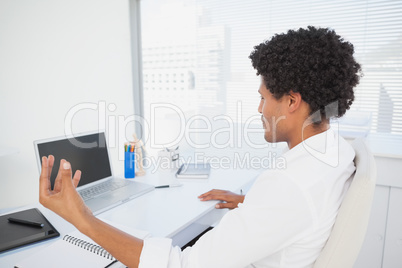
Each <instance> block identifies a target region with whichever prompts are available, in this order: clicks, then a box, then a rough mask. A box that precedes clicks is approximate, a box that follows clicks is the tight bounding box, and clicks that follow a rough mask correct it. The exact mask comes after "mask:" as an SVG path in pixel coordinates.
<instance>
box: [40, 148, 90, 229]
mask: <svg viewBox="0 0 402 268" xmlns="http://www.w3.org/2000/svg"><path fill="white" fill-rule="evenodd" d="M53 164H54V157H53V155H50V156H49V158H46V157H42V171H41V174H40V178H39V202H40V203H41V204H42V205H43V206H44V207H46V208H48V209H50V210H52V211H53V212H55V213H57V214H58V215H59V216H61V217H62V218H64V219H65V220H67V221H68V222H70V223H72V224H73V225H75V226H76V227H77V228H78V229H81V228H83V227H85V226H84V224H85V221H84V220H83V219H84V218H85V217H90V216H92V212H91V210H90V209H89V208H88V207H87V206H86V205H85V203H84V201H83V200H82V198H81V196H80V195H79V194H78V192H77V190H76V189H75V188H76V187H77V185H78V183H79V181H80V179H81V171H79V170H77V171H76V172H75V174H74V177H73V178H71V177H72V171H71V164H70V163H69V162H67V161H66V160H64V159H62V160H61V161H60V168H59V171H58V174H57V177H56V181H55V183H54V189H53V190H52V189H51V184H50V174H51V173H52V169H53Z"/></svg>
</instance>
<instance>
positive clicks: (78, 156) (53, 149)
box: [37, 132, 112, 189]
mask: <svg viewBox="0 0 402 268" xmlns="http://www.w3.org/2000/svg"><path fill="white" fill-rule="evenodd" d="M37 146H38V147H37V150H38V153H39V159H40V161H41V162H42V157H43V156H48V155H50V154H51V155H53V156H54V158H55V162H54V166H53V170H52V174H51V177H50V181H51V184H52V189H53V186H54V181H55V179H56V176H57V172H58V170H59V166H60V160H61V159H65V160H67V161H69V162H70V163H71V166H72V169H73V175H74V172H75V171H76V170H77V169H79V170H81V171H82V174H81V180H80V183H79V186H83V185H85V184H88V183H91V182H94V181H97V180H100V179H104V178H106V177H110V176H112V170H111V168H110V161H109V155H108V152H107V146H106V138H105V133H103V132H102V133H95V134H89V135H84V136H79V137H72V138H66V139H61V140H56V141H47V142H40V143H37Z"/></svg>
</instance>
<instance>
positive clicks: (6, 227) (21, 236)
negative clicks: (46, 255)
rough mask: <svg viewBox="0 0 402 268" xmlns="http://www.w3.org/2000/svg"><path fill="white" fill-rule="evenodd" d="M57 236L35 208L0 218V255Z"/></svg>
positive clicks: (54, 229) (55, 231)
mask: <svg viewBox="0 0 402 268" xmlns="http://www.w3.org/2000/svg"><path fill="white" fill-rule="evenodd" d="M57 236H60V233H59V232H58V231H57V230H56V228H54V227H53V225H52V224H51V223H50V222H49V221H48V220H47V219H46V217H45V216H43V214H42V213H41V212H40V211H39V210H38V209H37V208H32V209H27V210H23V211H18V212H15V213H10V214H7V215H2V216H0V253H1V252H3V251H6V250H10V249H13V248H17V247H21V246H25V245H29V244H32V243H35V242H39V241H42V240H46V239H49V238H52V237H57Z"/></svg>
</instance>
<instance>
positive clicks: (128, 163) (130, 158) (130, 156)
mask: <svg viewBox="0 0 402 268" xmlns="http://www.w3.org/2000/svg"><path fill="white" fill-rule="evenodd" d="M124 177H125V178H126V179H132V178H135V153H134V152H124Z"/></svg>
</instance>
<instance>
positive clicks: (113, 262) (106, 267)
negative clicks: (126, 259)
mask: <svg viewBox="0 0 402 268" xmlns="http://www.w3.org/2000/svg"><path fill="white" fill-rule="evenodd" d="M116 262H118V260H117V259H116V260H114V261H112V262H111V263H109V264H108V265H106V266H105V268H108V267H110V266H112V265H113V264H115V263H116Z"/></svg>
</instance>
